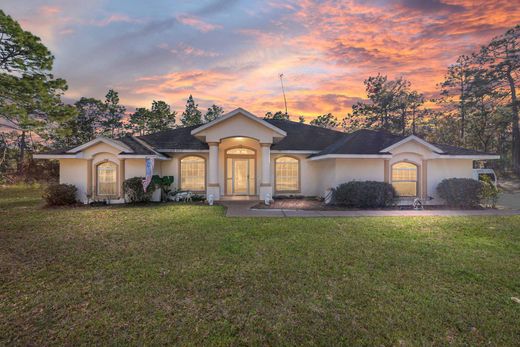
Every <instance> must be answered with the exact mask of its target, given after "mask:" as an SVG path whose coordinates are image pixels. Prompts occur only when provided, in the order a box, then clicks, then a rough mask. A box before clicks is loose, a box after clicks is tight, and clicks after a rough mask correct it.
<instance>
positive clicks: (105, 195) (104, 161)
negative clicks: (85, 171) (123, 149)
mask: <svg viewBox="0 0 520 347" xmlns="http://www.w3.org/2000/svg"><path fill="white" fill-rule="evenodd" d="M106 163H111V164H113V165H115V166H116V194H114V195H111V194H100V193H99V166H100V165H102V164H106ZM95 172H96V175H95V177H96V182H95V183H96V184H95V186H94V189H95V192H96V193H95V196H97V197H104V198H110V197H118V196H120V194H121V184H120V182H119V164H118V163H116V162H115V161H113V160H109V159H105V160H102V161H100V162H98V163H96V165H95Z"/></svg>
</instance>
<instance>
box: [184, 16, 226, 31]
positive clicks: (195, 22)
mask: <svg viewBox="0 0 520 347" xmlns="http://www.w3.org/2000/svg"><path fill="white" fill-rule="evenodd" d="M177 20H178V21H179V22H181V23H182V24H184V25H188V26H191V27H194V28H195V29H197V30H199V31H202V32H204V33H206V32H208V31H213V30H216V29H220V28H222V26H221V25H218V24H211V23H207V22H204V21H203V20H202V19H200V18H197V17H194V16H190V15H187V14H181V15H179V16H177Z"/></svg>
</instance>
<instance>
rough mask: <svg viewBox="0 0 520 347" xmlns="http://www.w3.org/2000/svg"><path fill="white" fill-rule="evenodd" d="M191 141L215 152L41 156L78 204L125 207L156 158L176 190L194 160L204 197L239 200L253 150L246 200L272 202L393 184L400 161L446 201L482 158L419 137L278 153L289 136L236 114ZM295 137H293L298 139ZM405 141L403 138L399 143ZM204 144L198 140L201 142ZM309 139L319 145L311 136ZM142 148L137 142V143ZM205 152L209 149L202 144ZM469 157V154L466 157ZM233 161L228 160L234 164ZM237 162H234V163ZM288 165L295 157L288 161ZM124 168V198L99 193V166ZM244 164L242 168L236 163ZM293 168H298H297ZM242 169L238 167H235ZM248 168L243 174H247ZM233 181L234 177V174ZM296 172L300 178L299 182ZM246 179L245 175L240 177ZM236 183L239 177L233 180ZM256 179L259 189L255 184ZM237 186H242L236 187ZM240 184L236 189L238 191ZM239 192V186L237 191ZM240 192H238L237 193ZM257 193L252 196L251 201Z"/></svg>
mask: <svg viewBox="0 0 520 347" xmlns="http://www.w3.org/2000/svg"><path fill="white" fill-rule="evenodd" d="M191 134H192V136H194V137H195V138H196V139H199V140H200V141H202V142H203V143H206V144H207V147H206V148H209V149H196V150H192V149H185V148H181V149H176V148H171V149H168V148H166V149H161V150H162V151H167V153H159V152H157V151H155V150H154V149H153V148H151V147H150V146H149V145H148V144H146V143H144V142H143V141H142V140H138V139H136V140H135V141H136V142H137V143H138V144H140V145H141V146H144V149H142V151H145V154H142V153H135V152H134V151H133V150H132V148H130V147H129V146H128V144H130V143H131V142H127V143H126V144H125V143H123V142H121V141H117V140H110V139H102V138H101V139H100V140H99V141H98V140H93V141H91V142H90V143H87V144H84V145H81V146H79V147H78V148H75V149H73V150H69V151H67V152H65V153H62V154H58V155H52V154H49V155H42V156H40V157H41V158H44V159H59V163H60V182H61V183H68V184H74V185H75V186H76V187H77V188H78V199H79V200H80V201H82V202H85V203H86V202H88V201H92V200H98V199H109V200H110V202H112V203H117V202H124V201H125V197H124V196H123V195H124V194H123V190H122V183H123V181H124V180H125V179H129V178H132V177H143V176H145V174H146V170H145V164H146V159H147V158H150V159H154V164H155V165H154V170H153V174H154V175H159V176H173V177H174V183H173V185H172V188H173V189H180V188H182V187H180V182H179V176H180V171H181V161H182V159H183V158H185V157H187V156H192V155H194V156H198V157H201V158H203V159H204V165H205V166H204V167H205V177H204V182H205V192H203V193H205V194H206V196H207V197H209V196H211V197H212V198H213V199H214V200H219V199H226V198H228V197H235V198H240V196H233V195H234V193H233V192H230V191H229V189H228V186H227V182H228V180H229V179H228V177H229V176H230V175H229V173H228V172H227V170H229V166H228V164H227V163H228V160H231V161H229V163H230V164H233V165H235V163H240V162H241V163H242V164H241V165H244V163H245V161H244V159H243V160H242V161H240V158H242V156H241V155H238V154H236V153H235V154H228V150H230V149H234V148H247V149H250V150H252V151H253V152H249V154H247V155H245V158H247V166H244V167H247V173H241V175H243V176H242V179H246V177H247V182H248V185H247V187H248V188H247V191H246V193H245V194H243V195H246V196H243V197H244V198H251V196H253V198H257V199H265V198H267V197H272V196H276V195H299V196H318V197H326V196H327V195H328V193H329V192H330V190H331V189H332V188H334V187H337V186H338V185H340V184H342V183H346V182H349V181H368V180H370V181H381V182H383V181H385V182H388V183H392V168H393V166H394V165H395V164H396V163H401V162H406V163H411V164H413V165H415V166H416V168H417V176H418V178H417V197H419V198H421V199H423V200H424V203H432V204H439V203H442V201H441V200H440V199H439V198H438V196H437V192H436V188H437V185H438V184H439V183H440V182H441V181H442V180H443V179H446V178H454V177H458V178H471V177H472V168H473V161H474V160H476V159H479V158H482V156H480V157H479V156H471V155H447V154H446V153H443V151H442V149H440V148H438V147H436V146H435V145H432V144H429V143H427V142H426V141H424V140H422V139H419V138H417V137H415V136H410V137H407V138H404V139H402V140H400V141H397V140H396V141H397V142H395V141H394V142H395V143H394V144H393V145H391V146H389V147H388V148H384V149H383V150H381V151H379V152H376V153H368V154H349V153H346V154H341V153H340V154H324V155H320V154H319V153H318V152H319V151H315V150H298V149H296V150H271V146H273V145H275V144H276V143H278V142H279V141H281V140H282V139H284V138H285V137H286V136H287V133H286V132H285V131H283V130H281V129H279V128H277V127H275V126H273V125H272V124H269V123H267V122H265V121H263V120H262V119H260V118H257V117H255V116H254V115H252V114H250V113H248V112H247V111H245V110H242V109H237V110H235V111H233V112H231V113H229V114H227V115H225V116H223V117H222V118H220V119H218V120H216V121H214V122H211V123H208V124H205V125H203V126H201V127H198V128H194V129H193V130H191ZM293 136H294V135H293ZM398 140H399V139H398ZM196 141H197V140H196ZM308 141H313V139H312V138H309V139H308ZM135 145H136V144H135V143H134V146H135ZM202 148H203V147H202ZM465 153H467V152H465ZM281 157H290V158H292V159H291V160H293V162H294V159H296V160H297V163H298V170H297V171H298V189H297V190H295V189H294V188H292V190H290V191H289V192H287V191H284V192H279V191H277V184H276V183H277V179H278V178H277V172H276V165H277V164H276V163H277V161H276V160H277V159H278V158H281ZM227 158H229V159H227ZM232 159H233V160H235V161H232ZM287 160H288V159H287ZM107 161H109V162H111V163H114V164H115V165H116V166H117V186H118V191H117V194H115V195H114V196H111V197H109V198H107V197H103V196H98V195H97V190H96V186H97V182H96V180H97V167H98V165H99V164H101V163H104V162H107ZM237 165H238V164H237ZM293 167H294V164H293ZM233 170H235V169H233ZM242 171H243V170H242ZM233 177H234V176H233ZM294 177H295V176H294V175H293V178H292V179H293V180H294ZM239 178H240V177H239ZM234 180H235V178H233V182H235V181H234ZM253 181H254V184H253V183H252V182H253ZM232 184H235V183H232ZM233 187H234V186H233ZM233 190H234V188H233ZM234 192H236V191H235V190H234ZM247 195H250V196H247ZM153 200H154V201H158V200H160V191H159V190H157V191H156V192H154V195H153Z"/></svg>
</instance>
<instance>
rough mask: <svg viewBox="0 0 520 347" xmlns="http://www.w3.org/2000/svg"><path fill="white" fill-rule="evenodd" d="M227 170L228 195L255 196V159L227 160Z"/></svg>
mask: <svg viewBox="0 0 520 347" xmlns="http://www.w3.org/2000/svg"><path fill="white" fill-rule="evenodd" d="M227 169H228V170H227V171H228V172H227V176H228V177H227V181H228V182H227V184H228V186H227V192H228V194H230V195H254V194H255V160H254V159H253V158H227Z"/></svg>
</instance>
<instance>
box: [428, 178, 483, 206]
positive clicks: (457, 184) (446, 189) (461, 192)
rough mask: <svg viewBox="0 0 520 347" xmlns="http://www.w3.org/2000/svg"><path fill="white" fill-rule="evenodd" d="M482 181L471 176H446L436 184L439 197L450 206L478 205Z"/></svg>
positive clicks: (480, 199)
mask: <svg viewBox="0 0 520 347" xmlns="http://www.w3.org/2000/svg"><path fill="white" fill-rule="evenodd" d="M482 189H483V183H481V182H479V181H476V180H474V179H471V178H447V179H444V180H442V182H441V183H439V185H438V186H437V193H439V197H441V198H442V199H444V201H445V202H446V205H448V206H450V207H461V208H471V207H478V206H479V205H480V202H481V201H482Z"/></svg>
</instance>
